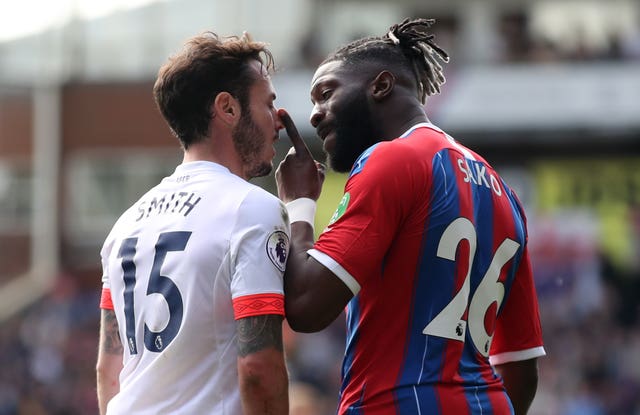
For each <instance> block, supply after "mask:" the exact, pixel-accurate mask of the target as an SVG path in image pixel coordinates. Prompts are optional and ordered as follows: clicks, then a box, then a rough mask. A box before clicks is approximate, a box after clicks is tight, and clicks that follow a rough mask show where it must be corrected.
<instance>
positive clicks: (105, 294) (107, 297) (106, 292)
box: [100, 288, 113, 310]
mask: <svg viewBox="0 0 640 415" xmlns="http://www.w3.org/2000/svg"><path fill="white" fill-rule="evenodd" d="M100 308H102V309H104V310H113V301H111V290H110V289H108V288H103V289H102V295H101V296H100Z"/></svg>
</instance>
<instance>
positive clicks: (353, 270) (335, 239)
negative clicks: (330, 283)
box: [308, 143, 414, 295]
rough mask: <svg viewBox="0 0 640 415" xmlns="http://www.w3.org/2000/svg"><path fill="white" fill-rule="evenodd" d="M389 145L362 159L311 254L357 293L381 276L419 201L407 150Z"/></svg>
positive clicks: (376, 148) (386, 144)
mask: <svg viewBox="0 0 640 415" xmlns="http://www.w3.org/2000/svg"><path fill="white" fill-rule="evenodd" d="M389 144H390V143H380V144H378V145H377V146H376V147H374V148H372V149H369V150H367V151H366V152H365V153H363V155H362V156H361V157H360V158H359V159H358V161H357V162H356V167H355V168H354V170H353V172H352V174H351V176H350V177H349V179H348V180H347V183H346V185H345V195H344V196H343V199H342V201H341V203H340V206H339V207H338V210H337V211H336V213H335V214H334V217H333V218H332V223H330V224H329V225H328V227H327V228H326V229H325V230H324V231H323V233H322V234H321V235H320V237H319V238H318V241H317V242H316V243H315V245H314V247H313V249H311V250H309V252H308V253H309V255H310V256H312V257H313V258H315V259H316V260H317V261H318V262H320V263H321V264H323V265H324V266H325V267H327V268H328V269H330V270H331V271H332V272H333V273H334V274H335V275H336V276H337V277H338V278H340V279H341V280H342V281H343V282H344V283H345V285H347V286H348V287H349V288H350V290H351V291H352V293H353V294H354V295H356V294H358V292H359V291H360V287H361V286H362V285H363V284H366V282H367V279H368V278H375V276H376V275H379V274H381V272H382V266H383V260H384V257H385V254H386V252H387V251H388V249H389V247H390V245H391V242H392V241H393V239H394V236H395V233H396V231H397V229H398V227H399V223H400V222H401V221H402V220H403V218H404V217H405V215H406V212H407V211H408V209H409V208H410V204H411V201H412V200H413V196H412V195H411V194H412V192H413V190H414V188H413V186H412V185H411V183H412V179H411V177H410V174H409V172H408V170H406V169H404V168H403V167H402V166H404V165H406V164H407V161H406V160H407V154H402V151H401V149H398V148H396V147H394V146H392V145H389ZM401 160H403V161H401Z"/></svg>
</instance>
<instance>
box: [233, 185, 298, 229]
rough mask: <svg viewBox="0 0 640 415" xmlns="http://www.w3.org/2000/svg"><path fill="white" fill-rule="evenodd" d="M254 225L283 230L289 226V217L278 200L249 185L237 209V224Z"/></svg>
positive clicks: (264, 191)
mask: <svg viewBox="0 0 640 415" xmlns="http://www.w3.org/2000/svg"><path fill="white" fill-rule="evenodd" d="M256 223H261V224H264V225H265V226H272V227H276V228H285V227H288V225H289V215H288V214H287V209H286V207H285V205H284V203H282V201H280V199H278V198H277V197H276V196H274V195H272V194H271V193H269V192H267V191H266V190H264V189H262V188H260V187H258V186H255V185H253V184H249V187H248V188H247V191H246V193H245V194H244V197H243V198H242V201H241V202H240V206H239V209H238V224H239V225H240V226H244V225H251V224H256Z"/></svg>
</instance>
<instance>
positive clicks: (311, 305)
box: [284, 222, 353, 332]
mask: <svg viewBox="0 0 640 415" xmlns="http://www.w3.org/2000/svg"><path fill="white" fill-rule="evenodd" d="M311 247H313V229H312V228H311V225H309V224H308V223H306V222H294V223H292V224H291V248H290V254H289V259H288V261H287V269H286V271H285V274H284V292H285V297H284V299H285V310H286V313H287V321H288V322H289V325H290V326H291V328H292V329H294V330H295V331H300V332H316V331H320V330H322V329H324V328H325V327H327V326H328V325H329V324H331V322H333V321H334V320H335V319H336V318H337V317H338V315H340V313H341V312H342V310H344V307H345V306H346V305H347V303H348V302H349V300H350V299H351V297H353V293H352V292H351V290H349V288H348V287H347V286H346V285H345V284H344V282H342V280H340V279H339V278H338V277H337V276H336V275H335V274H334V273H333V272H331V271H330V270H329V269H328V268H326V267H325V266H324V265H322V264H320V263H319V262H318V261H316V260H315V259H314V258H312V257H310V256H309V255H308V254H307V250H308V249H310V248H311Z"/></svg>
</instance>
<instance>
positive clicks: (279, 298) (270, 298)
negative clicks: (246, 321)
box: [233, 294, 284, 320]
mask: <svg viewBox="0 0 640 415" xmlns="http://www.w3.org/2000/svg"><path fill="white" fill-rule="evenodd" d="M233 313H234V315H235V318H236V320H239V319H241V318H245V317H252V316H262V315H266V314H278V315H281V316H284V295H282V294H252V295H244V296H242V297H237V298H234V299H233Z"/></svg>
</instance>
